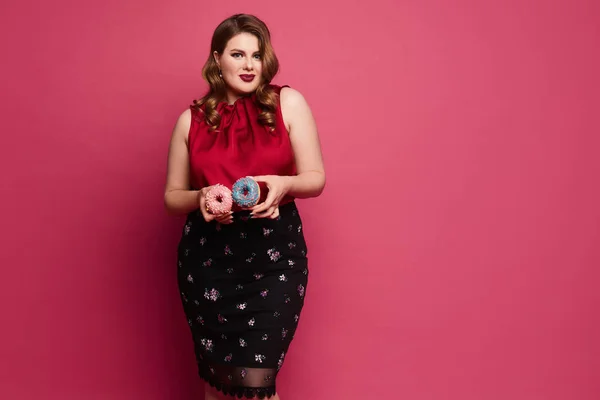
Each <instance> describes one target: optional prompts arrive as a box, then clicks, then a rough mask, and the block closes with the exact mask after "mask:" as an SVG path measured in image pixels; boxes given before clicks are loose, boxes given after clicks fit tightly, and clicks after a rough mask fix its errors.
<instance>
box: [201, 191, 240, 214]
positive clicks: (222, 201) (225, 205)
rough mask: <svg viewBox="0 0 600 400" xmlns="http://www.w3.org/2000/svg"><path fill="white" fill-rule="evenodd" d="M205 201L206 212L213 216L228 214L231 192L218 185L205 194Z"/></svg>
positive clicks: (231, 199) (231, 202)
mask: <svg viewBox="0 0 600 400" xmlns="http://www.w3.org/2000/svg"><path fill="white" fill-rule="evenodd" d="M205 201H206V210H207V211H208V212H209V213H211V214H215V215H218V214H225V213H228V212H229V211H231V207H232V206H233V198H232V197H231V190H229V188H227V187H226V186H224V185H221V184H219V183H218V184H216V185H214V186H212V187H211V188H210V189H209V190H208V192H206V196H205Z"/></svg>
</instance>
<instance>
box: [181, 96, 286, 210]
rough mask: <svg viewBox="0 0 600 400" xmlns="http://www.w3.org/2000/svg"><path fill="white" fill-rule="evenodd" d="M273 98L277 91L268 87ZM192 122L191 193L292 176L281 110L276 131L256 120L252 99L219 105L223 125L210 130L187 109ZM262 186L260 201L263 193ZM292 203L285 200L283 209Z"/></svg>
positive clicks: (200, 116)
mask: <svg viewBox="0 0 600 400" xmlns="http://www.w3.org/2000/svg"><path fill="white" fill-rule="evenodd" d="M271 87H272V88H273V90H275V92H276V93H277V94H279V93H280V91H281V88H282V87H281V86H275V85H271ZM190 108H191V111H192V122H191V126H190V132H189V137H188V151H189V158H190V184H191V186H192V188H193V189H200V188H202V187H205V186H210V185H214V184H217V183H220V184H223V185H225V186H227V187H228V188H229V189H231V187H232V186H233V183H234V182H235V181H236V180H237V179H239V178H241V177H244V176H258V175H283V176H285V175H288V176H289V175H295V174H296V166H295V163H294V153H293V151H292V146H291V143H290V138H289V135H288V132H287V129H286V127H285V124H284V122H283V118H282V115H281V108H280V107H279V106H278V107H277V109H276V113H275V130H274V131H271V129H270V128H269V127H268V126H265V125H262V124H261V123H260V122H259V121H258V115H259V114H260V109H259V108H258V106H257V105H256V103H255V95H254V94H252V95H250V96H245V97H242V98H239V99H238V100H236V101H235V103H234V104H231V105H230V104H227V103H226V102H221V103H219V104H218V105H217V111H218V112H219V114H220V115H221V123H220V125H219V129H218V130H217V131H212V132H211V131H210V130H209V126H208V125H207V124H206V121H205V120H204V112H203V110H204V105H203V106H202V107H200V110H198V109H195V108H194V107H193V106H190ZM260 186H261V201H263V200H264V199H265V197H266V193H267V189H266V187H265V186H264V184H263V183H260ZM290 200H292V198H291V197H289V196H287V197H286V198H284V199H283V201H282V202H281V204H283V203H287V202H289V201H290Z"/></svg>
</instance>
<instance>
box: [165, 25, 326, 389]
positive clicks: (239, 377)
mask: <svg viewBox="0 0 600 400" xmlns="http://www.w3.org/2000/svg"><path fill="white" fill-rule="evenodd" d="M278 69H279V63H278V60H277V57H276V55H275V52H274V51H273V48H272V46H271V40H270V33H269V30H268V28H267V27H266V25H265V24H264V23H263V22H262V21H261V20H259V19H258V18H256V17H254V16H252V15H245V14H238V15H234V16H232V17H230V18H228V19H226V20H225V21H223V22H222V23H221V24H220V25H219V26H218V27H217V28H216V30H215V32H214V34H213V38H212V43H211V52H210V55H209V57H208V60H207V62H206V64H205V65H204V68H203V71H202V72H203V77H204V79H205V80H206V81H207V82H208V84H209V90H208V93H207V94H206V95H205V96H204V97H202V98H201V99H199V100H196V101H194V104H193V105H192V106H190V107H189V109H186V110H185V111H184V112H183V113H182V114H181V116H180V117H179V119H178V121H177V123H176V125H175V128H174V130H173V134H172V139H171V143H170V146H169V156H168V172H167V182H166V188H165V198H164V200H165V206H166V208H167V210H168V211H169V212H170V213H172V214H187V221H186V224H185V226H184V228H183V232H182V237H181V241H180V243H179V248H178V281H179V287H180V291H181V298H182V302H183V308H184V311H185V314H186V316H187V319H188V323H189V325H190V328H191V333H192V339H193V341H194V346H195V353H196V360H197V363H198V372H199V375H200V377H201V378H202V379H203V380H204V381H206V382H207V385H206V400H214V399H220V398H224V397H227V396H237V397H242V396H243V397H246V398H261V399H262V398H272V399H275V400H277V399H279V397H278V395H277V393H276V379H277V373H278V371H279V370H280V368H281V366H282V365H283V361H284V358H285V355H286V353H287V351H288V348H289V346H290V343H291V341H292V339H293V337H294V332H295V330H296V327H297V326H298V322H299V319H300V314H301V311H302V307H303V305H304V299H305V295H306V288H307V281H308V263H307V247H306V242H305V240H304V236H303V230H302V221H301V218H300V215H299V213H298V209H297V208H296V204H295V199H297V198H309V197H316V196H318V195H320V194H321V192H322V191H323V187H324V186H325V172H324V167H323V161H322V155H321V149H320V144H319V137H318V134H317V128H316V126H315V122H314V119H313V116H312V113H311V110H310V108H309V106H308V105H307V103H306V101H305V99H304V97H303V96H302V95H301V94H300V93H299V92H298V91H296V90H294V89H292V88H290V87H287V86H284V87H281V86H276V85H272V84H271V80H272V79H273V78H274V76H275V75H276V73H277V72H278ZM246 176H249V177H252V178H253V179H254V180H256V181H257V182H258V183H259V185H260V187H261V190H260V192H261V199H260V201H259V203H258V204H256V205H255V206H253V207H251V208H241V207H238V206H235V205H234V209H233V210H232V211H231V212H229V213H227V214H219V215H214V214H211V213H210V212H209V211H208V210H207V207H206V193H207V191H208V190H209V189H210V188H211V187H212V186H214V185H217V184H220V185H224V186H227V187H228V188H231V187H232V185H233V183H234V182H235V181H236V180H237V179H239V178H242V177H246Z"/></svg>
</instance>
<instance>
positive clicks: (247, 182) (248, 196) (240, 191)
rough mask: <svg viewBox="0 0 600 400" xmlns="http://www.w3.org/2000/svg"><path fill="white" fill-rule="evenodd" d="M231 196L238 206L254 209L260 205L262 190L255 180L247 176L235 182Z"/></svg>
mask: <svg viewBox="0 0 600 400" xmlns="http://www.w3.org/2000/svg"><path fill="white" fill-rule="evenodd" d="M231 196H232V197H233V201H235V203H236V204H237V205H238V206H240V207H244V208H246V207H252V206H254V205H256V203H258V199H259V198H260V188H259V187H258V183H256V181H255V180H254V179H252V178H250V177H248V176H246V177H244V178H240V179H238V180H237V181H235V183H234V184H233V187H232V188H231Z"/></svg>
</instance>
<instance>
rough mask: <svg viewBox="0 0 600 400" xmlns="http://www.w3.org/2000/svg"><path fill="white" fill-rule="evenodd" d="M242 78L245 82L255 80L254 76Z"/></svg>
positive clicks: (243, 76) (242, 76) (241, 76)
mask: <svg viewBox="0 0 600 400" xmlns="http://www.w3.org/2000/svg"><path fill="white" fill-rule="evenodd" d="M240 78H241V79H242V80H243V81H244V82H252V81H253V80H254V75H240Z"/></svg>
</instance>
